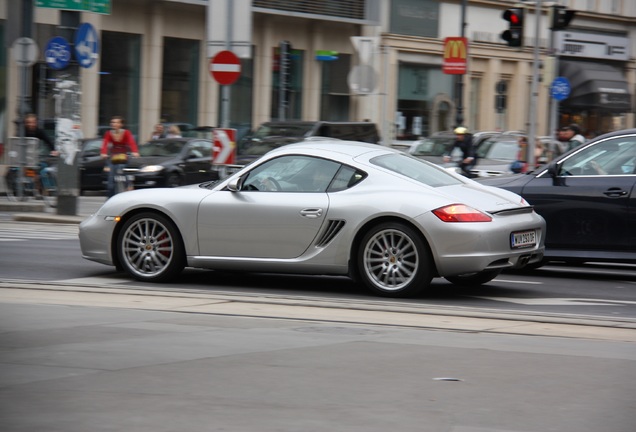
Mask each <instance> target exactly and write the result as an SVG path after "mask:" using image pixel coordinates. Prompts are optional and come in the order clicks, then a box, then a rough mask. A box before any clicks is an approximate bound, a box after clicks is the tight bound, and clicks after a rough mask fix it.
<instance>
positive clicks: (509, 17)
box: [502, 8, 523, 28]
mask: <svg viewBox="0 0 636 432" xmlns="http://www.w3.org/2000/svg"><path fill="white" fill-rule="evenodd" d="M502 16H503V19H505V20H506V21H508V22H509V23H510V27H511V28H512V27H523V8H510V9H506V10H505V11H504V13H503V15H502Z"/></svg>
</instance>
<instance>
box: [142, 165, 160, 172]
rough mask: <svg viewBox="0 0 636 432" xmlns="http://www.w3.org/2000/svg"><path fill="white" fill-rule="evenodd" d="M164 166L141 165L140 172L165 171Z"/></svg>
mask: <svg viewBox="0 0 636 432" xmlns="http://www.w3.org/2000/svg"><path fill="white" fill-rule="evenodd" d="M163 169H164V167H162V166H161V165H147V166H145V167H141V169H140V170H139V172H140V173H156V172H159V171H163Z"/></svg>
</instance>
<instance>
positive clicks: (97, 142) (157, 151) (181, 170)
mask: <svg viewBox="0 0 636 432" xmlns="http://www.w3.org/2000/svg"><path fill="white" fill-rule="evenodd" d="M101 146H102V139H101V138H91V139H85V140H82V143H81V150H80V154H79V157H78V165H79V172H80V189H81V191H82V192H84V191H88V190H105V189H106V178H107V176H106V173H104V165H105V164H106V161H105V159H102V158H101V157H100V154H99V153H100V149H101ZM139 155H140V157H138V158H131V159H129V162H128V166H127V168H126V172H127V173H128V174H129V175H134V176H135V180H134V187H135V189H140V188H148V187H162V186H167V187H175V186H181V185H185V184H192V183H200V182H204V181H208V180H215V179H217V177H216V172H214V171H212V169H211V164H212V141H211V140H208V139H201V138H162V139H158V140H154V141H149V142H147V143H145V144H141V145H139Z"/></svg>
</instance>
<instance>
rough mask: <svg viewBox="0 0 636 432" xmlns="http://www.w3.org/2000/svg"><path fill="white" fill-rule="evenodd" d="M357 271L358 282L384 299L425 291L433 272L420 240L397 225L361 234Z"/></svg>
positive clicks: (377, 227)
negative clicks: (362, 235)
mask: <svg viewBox="0 0 636 432" xmlns="http://www.w3.org/2000/svg"><path fill="white" fill-rule="evenodd" d="M357 268H358V276H359V279H360V281H361V282H362V283H364V285H365V286H366V287H367V288H369V289H370V290H371V291H372V292H374V293H376V294H378V295H381V296H384V297H407V296H413V295H416V294H418V293H420V292H422V291H423V290H425V289H426V288H428V286H429V285H430V282H431V279H432V278H433V273H434V272H433V264H432V259H431V254H430V251H429V249H428V247H427V245H426V244H425V242H424V240H423V239H422V237H421V236H420V235H419V234H418V233H417V232H416V231H415V230H413V229H412V228H410V227H408V226H407V225H405V224H402V223H397V222H389V223H383V224H380V225H378V226H375V227H373V228H372V229H371V230H370V231H369V232H368V233H366V234H365V235H364V237H363V238H362V242H361V243H360V248H359V250H358V256H357Z"/></svg>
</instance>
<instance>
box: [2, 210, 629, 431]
mask: <svg viewBox="0 0 636 432" xmlns="http://www.w3.org/2000/svg"><path fill="white" fill-rule="evenodd" d="M76 234H77V226H76V225H65V224H52V223H48V224H40V223H27V222H14V221H11V220H4V221H3V220H2V219H1V218H0V246H1V247H2V251H3V252H2V253H1V254H0V274H1V277H0V430H1V431H3V432H22V431H64V432H85V431H92V432H93V431H96V432H101V431H104V432H106V431H127V432H146V431H152V432H163V431H166V432H168V431H170V432H173V431H194V430H201V431H241V432H242V431H259V432H261V431H265V432H269V431H272V432H273V431H277V432H281V431H282V432H287V431H289V432H296V431H330V432H331V431H334V430H338V431H364V432H375V431H383V432H384V431H386V430H387V429H394V430H399V431H418V432H419V431H424V432H428V431H431V432H438V431H449V432H545V431H555V432H562V431H563V432H566V431H567V432H598V431H604V432H633V430H634V426H633V425H634V424H635V423H636V414H634V413H635V412H636V409H635V408H636V387H634V385H633V383H634V381H635V378H636V349H635V342H636V320H635V319H634V316H635V312H634V305H633V303H634V302H633V300H634V281H635V280H634V274H633V270H632V269H630V268H597V267H594V266H591V267H589V268H586V269H581V268H565V267H548V268H546V269H544V270H542V271H541V272H535V273H532V274H502V275H501V276H500V277H498V278H497V279H496V280H495V281H493V282H492V283H490V284H488V285H486V286H484V287H481V288H479V289H472V290H466V289H458V288H456V287H453V286H452V285H450V284H448V283H446V282H445V281H443V280H436V281H435V282H434V286H433V287H434V290H433V291H432V292H431V293H429V294H428V295H426V296H422V297H420V298H416V299H405V300H391V299H379V298H375V297H371V296H369V295H368V294H367V293H366V292H364V291H363V290H361V289H360V288H359V287H357V286H356V285H354V284H353V283H352V282H351V281H349V280H347V279H346V278H325V277H323V278H321V277H301V276H281V275H255V274H252V275H242V274H231V273H218V272H212V271H199V270H188V271H186V272H184V274H183V277H182V278H180V280H179V282H178V283H174V284H162V285H155V284H140V283H138V282H133V281H131V280H130V279H129V278H127V277H125V276H124V275H122V274H120V273H117V272H115V271H114V270H113V269H111V268H108V267H105V266H102V265H99V264H96V263H91V262H88V261H84V260H82V259H81V258H80V257H79V245H78V244H77V240H76Z"/></svg>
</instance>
